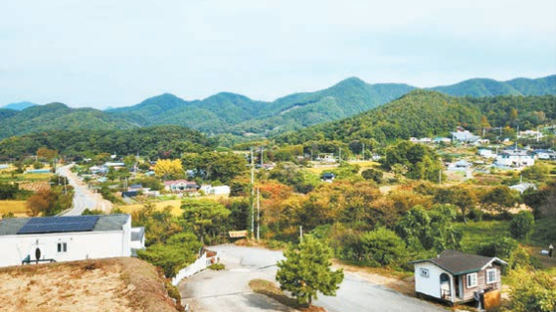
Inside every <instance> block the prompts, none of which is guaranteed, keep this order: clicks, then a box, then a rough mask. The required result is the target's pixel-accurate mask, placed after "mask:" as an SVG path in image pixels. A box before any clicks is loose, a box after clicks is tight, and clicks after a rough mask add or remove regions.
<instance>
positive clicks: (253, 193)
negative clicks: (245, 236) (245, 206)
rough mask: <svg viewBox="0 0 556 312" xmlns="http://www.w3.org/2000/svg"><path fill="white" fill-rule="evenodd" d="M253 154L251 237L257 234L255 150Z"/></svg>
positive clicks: (251, 150)
mask: <svg viewBox="0 0 556 312" xmlns="http://www.w3.org/2000/svg"><path fill="white" fill-rule="evenodd" d="M250 152H251V198H250V201H251V237H253V234H254V232H255V207H254V206H255V201H254V200H253V199H254V198H253V197H254V195H255V160H254V157H253V148H252V147H251V149H250Z"/></svg>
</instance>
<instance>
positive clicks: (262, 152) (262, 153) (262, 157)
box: [261, 146, 264, 168]
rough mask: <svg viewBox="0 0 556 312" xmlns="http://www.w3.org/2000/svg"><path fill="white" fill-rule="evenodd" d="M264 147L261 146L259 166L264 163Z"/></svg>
mask: <svg viewBox="0 0 556 312" xmlns="http://www.w3.org/2000/svg"><path fill="white" fill-rule="evenodd" d="M263 159H264V147H262V146H261V168H262V167H263V164H264V160H263Z"/></svg>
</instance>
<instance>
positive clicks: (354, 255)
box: [343, 227, 406, 267]
mask: <svg viewBox="0 0 556 312" xmlns="http://www.w3.org/2000/svg"><path fill="white" fill-rule="evenodd" d="M343 255H344V256H347V257H349V258H348V259H346V260H350V261H354V262H356V263H359V264H364V265H369V266H374V267H378V266H382V265H397V264H400V263H402V262H403V261H404V259H405V256H406V248H405V244H404V242H403V240H402V239H401V238H400V237H399V236H398V235H396V233H395V232H393V231H391V230H388V229H386V228H384V227H380V228H378V229H376V230H374V231H370V232H366V233H364V234H362V235H360V236H357V235H355V236H353V235H352V236H351V237H350V239H349V240H348V246H346V247H345V248H344V251H343Z"/></svg>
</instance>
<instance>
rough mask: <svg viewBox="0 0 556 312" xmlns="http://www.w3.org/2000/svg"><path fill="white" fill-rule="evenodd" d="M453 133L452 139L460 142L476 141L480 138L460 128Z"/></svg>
mask: <svg viewBox="0 0 556 312" xmlns="http://www.w3.org/2000/svg"><path fill="white" fill-rule="evenodd" d="M451 134H452V141H455V142H460V143H475V142H477V141H478V140H479V139H480V137H479V136H476V135H474V134H473V133H471V132H469V131H468V130H460V129H458V130H457V131H456V132H452V133H451Z"/></svg>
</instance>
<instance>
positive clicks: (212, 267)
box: [208, 263, 226, 271]
mask: <svg viewBox="0 0 556 312" xmlns="http://www.w3.org/2000/svg"><path fill="white" fill-rule="evenodd" d="M208 268H209V269H210V270H213V271H222V270H224V269H226V266H225V265H224V264H222V263H213V264H211V265H209V267H208Z"/></svg>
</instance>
